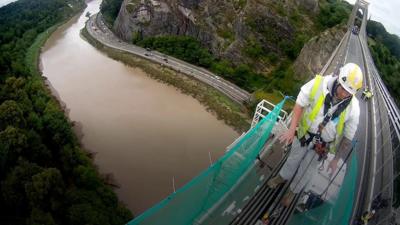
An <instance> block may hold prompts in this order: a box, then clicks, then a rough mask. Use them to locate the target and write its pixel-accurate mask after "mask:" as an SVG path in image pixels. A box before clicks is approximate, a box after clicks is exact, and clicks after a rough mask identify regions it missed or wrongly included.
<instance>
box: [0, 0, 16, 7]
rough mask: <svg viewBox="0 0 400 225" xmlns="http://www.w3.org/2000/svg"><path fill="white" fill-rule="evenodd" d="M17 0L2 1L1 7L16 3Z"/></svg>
mask: <svg viewBox="0 0 400 225" xmlns="http://www.w3.org/2000/svg"><path fill="white" fill-rule="evenodd" d="M15 1H17V0H0V7H2V6H3V5H7V4H8V3H11V2H15Z"/></svg>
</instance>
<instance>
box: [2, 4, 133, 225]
mask: <svg viewBox="0 0 400 225" xmlns="http://www.w3.org/2000/svg"><path fill="white" fill-rule="evenodd" d="M83 7H84V1H83V0H67V1H65V0H19V1H17V2H15V3H12V4H10V5H8V6H5V7H2V8H0V18H1V20H0V190H1V194H0V221H1V223H2V224H18V225H19V224H123V223H125V222H127V221H128V220H129V219H130V218H131V217H132V215H131V214H130V212H129V211H128V210H127V209H126V208H124V207H123V206H121V205H120V204H119V202H118V199H117V197H116V195H115V193H114V192H113V190H112V189H111V188H110V187H109V186H107V185H106V184H105V181H104V180H103V179H102V178H100V175H99V174H98V172H97V170H96V167H95V166H94V165H93V162H92V160H91V158H90V157H89V156H90V155H89V154H88V153H85V152H84V151H83V150H82V149H80V147H79V143H78V140H77V138H76V137H75V135H74V134H73V132H72V125H71V123H70V122H69V121H68V120H67V118H66V117H65V115H64V113H63V111H62V110H61V109H60V107H59V105H58V103H57V102H56V101H55V100H54V99H53V98H52V97H51V94H50V93H49V91H48V90H47V89H46V88H45V86H44V83H43V79H42V78H41V77H40V76H38V75H37V74H36V73H37V72H34V71H33V70H34V68H31V67H32V64H35V63H37V58H36V57H34V56H35V55H36V56H37V51H39V45H37V44H34V45H32V44H33V43H34V42H35V39H36V38H37V37H38V35H39V34H40V33H43V32H46V30H48V29H49V28H50V27H53V26H55V25H56V24H58V23H60V22H62V21H64V20H66V19H67V18H70V17H71V16H72V15H74V14H76V13H77V12H79V11H80V10H82V9H83ZM31 45H32V46H33V47H35V48H34V49H33V48H30V46H31ZM28 51H36V53H32V52H30V53H29V54H27V53H28ZM27 55H29V57H27ZM29 60H34V61H35V62H29ZM33 74H36V75H33Z"/></svg>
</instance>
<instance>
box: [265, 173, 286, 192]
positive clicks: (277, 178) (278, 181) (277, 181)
mask: <svg viewBox="0 0 400 225" xmlns="http://www.w3.org/2000/svg"><path fill="white" fill-rule="evenodd" d="M283 182H285V180H284V179H283V178H282V177H281V176H280V175H279V174H278V175H276V176H275V177H273V178H271V179H270V180H269V181H268V183H267V185H268V187H269V188H271V189H275V188H276V187H277V186H278V185H279V184H282V183H283Z"/></svg>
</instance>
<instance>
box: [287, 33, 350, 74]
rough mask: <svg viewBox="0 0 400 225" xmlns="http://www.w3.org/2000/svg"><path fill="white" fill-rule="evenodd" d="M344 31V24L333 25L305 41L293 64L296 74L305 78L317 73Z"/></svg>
mask: <svg viewBox="0 0 400 225" xmlns="http://www.w3.org/2000/svg"><path fill="white" fill-rule="evenodd" d="M345 32H346V27H345V26H343V25H341V26H335V27H333V28H331V29H328V30H326V31H324V32H322V33H321V34H319V35H318V36H316V37H313V38H312V39H311V40H310V41H309V42H307V43H306V44H305V45H304V47H303V49H302V50H301V52H300V55H299V56H298V57H297V59H296V61H295V63H294V65H293V66H294V70H295V73H296V74H297V76H299V77H300V78H302V79H307V78H308V77H309V76H313V75H315V74H317V73H319V72H320V71H321V70H322V68H323V67H324V65H325V63H326V62H327V61H328V60H329V57H330V56H331V54H332V53H333V51H334V50H335V48H336V47H337V46H338V44H339V43H340V40H341V39H342V38H343V36H344V34H345Z"/></svg>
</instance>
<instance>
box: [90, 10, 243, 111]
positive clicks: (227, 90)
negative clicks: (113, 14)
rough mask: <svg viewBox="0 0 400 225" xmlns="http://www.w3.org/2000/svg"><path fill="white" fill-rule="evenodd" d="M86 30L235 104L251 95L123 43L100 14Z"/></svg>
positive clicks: (201, 71) (203, 72) (178, 62)
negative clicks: (170, 69) (210, 89)
mask: <svg viewBox="0 0 400 225" xmlns="http://www.w3.org/2000/svg"><path fill="white" fill-rule="evenodd" d="M86 29H87V31H88V32H89V34H90V35H91V36H92V37H93V38H95V39H96V40H97V41H99V42H101V43H102V44H104V45H106V46H108V47H111V48H114V49H117V50H121V51H125V52H129V53H132V54H134V55H136V56H140V57H142V58H145V59H148V60H151V61H153V62H156V63H159V64H162V65H164V66H167V67H170V68H172V69H174V70H176V71H178V72H181V73H184V74H186V75H188V76H191V77H194V78H196V79H198V80H199V81H201V82H203V83H206V84H208V85H210V86H212V87H214V88H215V89H217V90H219V91H220V92H222V93H223V94H225V95H226V96H228V97H229V98H231V99H232V100H234V101H235V102H238V103H240V104H243V103H244V102H246V101H248V100H250V98H251V94H249V93H248V92H246V91H244V90H242V89H241V88H239V87H238V86H236V85H234V84H233V83H231V82H229V81H226V80H224V79H223V78H221V77H219V76H217V75H215V74H213V73H211V72H210V71H208V70H205V69H203V68H200V67H197V66H194V65H191V64H189V63H186V62H183V61H182V60H179V59H176V58H173V57H171V56H166V55H165V54H162V53H160V52H157V51H151V50H150V51H149V50H146V49H144V48H141V47H138V46H135V45H133V44H129V43H126V42H124V41H123V40H121V39H119V38H118V37H117V36H115V35H114V33H113V32H112V31H111V30H110V29H108V27H107V26H105V24H104V22H103V21H102V19H101V15H100V14H95V15H93V16H91V17H90V19H89V21H88V23H87V24H86Z"/></svg>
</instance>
